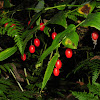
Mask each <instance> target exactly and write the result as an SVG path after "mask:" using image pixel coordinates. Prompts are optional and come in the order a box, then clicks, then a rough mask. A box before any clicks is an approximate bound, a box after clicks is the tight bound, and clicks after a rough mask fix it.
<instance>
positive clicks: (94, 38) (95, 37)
mask: <svg viewBox="0 0 100 100" xmlns="http://www.w3.org/2000/svg"><path fill="white" fill-rule="evenodd" d="M98 37H99V34H98V32H97V31H94V32H93V33H92V39H93V40H97V39H98Z"/></svg>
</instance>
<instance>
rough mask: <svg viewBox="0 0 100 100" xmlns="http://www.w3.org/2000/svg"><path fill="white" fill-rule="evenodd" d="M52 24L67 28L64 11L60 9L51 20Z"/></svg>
mask: <svg viewBox="0 0 100 100" xmlns="http://www.w3.org/2000/svg"><path fill="white" fill-rule="evenodd" d="M49 23H50V24H58V25H61V26H63V27H65V28H67V23H66V18H65V13H64V11H60V12H58V13H57V14H55V15H54V16H53V17H52V18H51V19H50V21H49Z"/></svg>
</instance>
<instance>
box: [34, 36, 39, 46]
mask: <svg viewBox="0 0 100 100" xmlns="http://www.w3.org/2000/svg"><path fill="white" fill-rule="evenodd" d="M34 45H35V46H36V47H38V46H40V40H39V39H38V38H37V39H34Z"/></svg>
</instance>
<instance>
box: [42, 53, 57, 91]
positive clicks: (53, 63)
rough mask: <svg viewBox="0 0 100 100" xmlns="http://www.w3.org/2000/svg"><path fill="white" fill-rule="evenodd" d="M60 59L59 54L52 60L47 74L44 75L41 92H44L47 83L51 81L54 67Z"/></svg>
mask: <svg viewBox="0 0 100 100" xmlns="http://www.w3.org/2000/svg"><path fill="white" fill-rule="evenodd" d="M57 59H58V53H56V54H55V55H54V56H53V57H52V59H51V60H50V62H49V64H48V66H47V69H46V71H45V74H44V78H43V82H42V87H41V91H42V90H43V88H44V87H45V85H46V84H47V81H48V80H49V78H50V76H51V74H52V72H53V69H54V65H55V63H56V61H57Z"/></svg>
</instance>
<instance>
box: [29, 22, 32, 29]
mask: <svg viewBox="0 0 100 100" xmlns="http://www.w3.org/2000/svg"><path fill="white" fill-rule="evenodd" d="M30 22H31V21H28V26H29V24H30ZM32 28H33V25H32V26H31V29H32Z"/></svg>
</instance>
